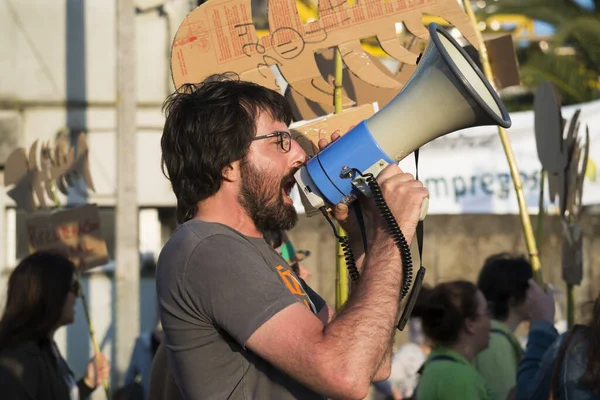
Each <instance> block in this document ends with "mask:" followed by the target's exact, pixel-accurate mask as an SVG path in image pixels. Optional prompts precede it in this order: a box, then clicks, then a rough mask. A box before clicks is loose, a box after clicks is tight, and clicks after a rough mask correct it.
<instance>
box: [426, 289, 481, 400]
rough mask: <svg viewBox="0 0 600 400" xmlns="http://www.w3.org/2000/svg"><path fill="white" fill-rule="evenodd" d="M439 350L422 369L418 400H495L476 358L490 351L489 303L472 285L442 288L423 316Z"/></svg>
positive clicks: (432, 354)
mask: <svg viewBox="0 0 600 400" xmlns="http://www.w3.org/2000/svg"><path fill="white" fill-rule="evenodd" d="M422 324H423V331H424V333H425V335H426V336H427V337H428V338H429V339H431V340H432V341H433V342H434V343H435V345H434V347H433V349H432V351H431V353H430V354H429V357H428V358H427V360H426V361H425V363H424V364H423V367H421V370H420V373H421V379H420V380H419V384H418V387H417V391H416V396H415V397H416V399H418V400H455V399H461V400H493V397H492V395H491V393H490V391H489V389H488V387H487V385H486V383H485V381H484V380H483V378H482V377H481V375H480V374H479V373H478V372H477V370H476V369H475V367H474V366H473V365H472V361H473V358H474V357H475V356H476V355H477V354H478V353H479V352H481V351H482V350H483V349H485V348H486V346H487V345H488V340H489V333H490V313H489V310H488V305H487V301H486V299H485V297H484V296H483V294H482V293H481V291H479V290H478V289H477V287H476V286H475V285H474V284H473V283H471V282H467V281H454V282H447V283H442V284H439V285H437V286H436V287H435V288H434V289H433V290H432V292H431V294H430V296H429V299H428V302H427V304H426V305H425V306H424V309H423V315H422Z"/></svg>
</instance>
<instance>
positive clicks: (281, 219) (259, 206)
mask: <svg viewBox="0 0 600 400" xmlns="http://www.w3.org/2000/svg"><path fill="white" fill-rule="evenodd" d="M240 170H241V174H242V187H241V190H240V194H239V201H240V204H241V205H242V207H243V208H244V209H245V210H246V212H247V213H248V215H249V216H250V218H251V219H252V221H253V222H254V225H256V228H257V229H258V230H260V231H261V232H265V231H275V230H289V229H292V228H293V227H294V225H296V222H298V214H297V213H296V209H295V208H294V205H293V204H288V203H286V202H285V200H284V198H283V194H282V189H283V188H284V186H286V185H287V184H288V183H289V182H290V179H293V176H294V173H295V172H296V171H295V170H293V171H291V172H290V173H289V174H287V175H286V176H284V177H283V178H281V179H278V178H277V177H276V176H273V175H274V174H273V175H269V173H268V172H267V171H264V170H259V169H257V168H254V167H253V166H252V165H250V163H249V162H248V161H247V160H246V159H243V160H242V162H241V163H240Z"/></svg>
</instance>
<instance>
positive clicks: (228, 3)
mask: <svg viewBox="0 0 600 400" xmlns="http://www.w3.org/2000/svg"><path fill="white" fill-rule="evenodd" d="M251 10H252V7H251V1H250V0H209V1H207V2H205V3H203V4H202V5H201V6H199V7H197V8H196V9H194V10H193V11H192V12H191V13H189V14H188V15H187V17H186V18H185V20H184V21H183V22H182V24H181V25H180V27H179V29H178V31H177V34H176V36H175V39H174V41H173V45H172V51H171V73H172V77H173V82H174V84H175V87H176V88H179V87H180V86H181V85H182V84H184V83H198V82H200V81H202V80H204V79H205V78H207V77H208V76H210V75H212V74H221V73H224V72H227V71H231V72H235V73H237V74H238V75H239V76H240V77H241V79H243V80H248V81H252V82H256V83H258V84H260V85H262V86H265V87H268V88H271V89H277V88H278V87H277V83H276V81H275V77H274V76H273V74H272V72H271V70H270V68H269V67H270V66H273V65H276V66H277V67H278V69H279V71H280V72H281V74H282V75H283V77H284V79H285V80H286V81H287V82H288V83H289V84H290V86H291V87H292V88H293V89H294V90H295V91H297V92H298V93H300V94H301V95H302V96H303V97H305V98H307V99H309V100H311V101H314V102H317V103H322V104H332V103H333V87H332V86H331V85H330V84H329V83H327V82H326V81H325V80H324V79H323V77H322V76H321V75H320V73H319V69H318V67H317V65H316V63H315V60H314V55H313V54H314V53H315V52H316V51H318V50H324V49H328V48H332V47H335V46H337V47H339V48H340V50H342V57H343V59H344V62H345V63H346V65H347V66H348V68H349V69H350V70H351V72H353V73H354V74H356V75H357V76H359V77H362V78H363V79H369V80H370V83H371V84H375V85H381V86H382V87H386V88H394V87H395V88H397V87H398V85H397V84H396V82H394V81H393V80H392V79H390V78H389V77H387V76H385V74H384V73H383V72H381V71H378V69H377V68H376V67H374V66H372V65H368V60H369V58H368V56H367V55H366V53H365V52H364V51H363V50H362V48H361V46H360V39H364V38H367V37H372V36H375V37H376V38H377V40H378V42H379V44H380V45H381V47H382V49H383V50H384V51H385V52H386V53H387V54H389V55H390V56H391V57H393V58H395V59H397V60H399V61H401V62H403V63H409V64H412V65H414V64H416V59H417V56H418V53H413V52H411V51H409V50H408V49H406V48H405V47H403V46H402V45H401V43H400V41H399V39H398V37H397V35H396V24H397V23H400V22H403V23H404V26H405V27H406V28H407V30H408V31H410V32H411V33H412V34H413V35H415V36H417V37H418V38H420V39H423V40H427V39H428V38H429V33H428V31H427V29H426V28H425V27H424V26H423V23H422V16H423V14H431V15H436V16H439V17H442V18H443V19H445V20H446V21H448V22H449V23H450V24H452V25H454V26H455V27H456V28H457V29H459V30H460V31H461V33H462V34H463V36H465V38H466V39H467V40H468V41H469V42H470V43H472V44H473V45H475V46H477V45H476V43H477V40H476V36H475V30H474V28H473V26H472V25H471V22H470V20H469V18H468V16H467V15H466V14H465V13H464V12H463V10H462V8H461V7H460V5H459V4H458V2H457V1H456V0H389V1H387V0H366V1H362V2H357V3H356V4H355V5H353V6H350V5H348V3H347V2H346V1H345V0H323V1H320V2H319V16H320V18H319V20H316V21H313V22H309V23H307V24H303V23H302V21H301V19H300V16H299V15H298V10H297V8H296V0H270V1H269V8H268V20H269V32H270V34H269V35H266V36H263V37H261V38H258V36H257V33H256V29H255V27H254V24H253V21H252V11H251ZM368 76H371V77H370V78H367V77H368ZM353 103H354V102H353V101H352V100H351V99H350V98H348V97H345V98H344V105H345V106H350V105H352V104H353Z"/></svg>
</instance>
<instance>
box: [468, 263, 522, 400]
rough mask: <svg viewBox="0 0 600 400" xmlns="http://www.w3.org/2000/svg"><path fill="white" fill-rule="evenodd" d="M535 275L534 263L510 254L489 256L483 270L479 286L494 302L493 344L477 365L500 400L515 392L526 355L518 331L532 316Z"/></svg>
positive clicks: (477, 359) (485, 351)
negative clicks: (531, 292)
mask: <svg viewBox="0 0 600 400" xmlns="http://www.w3.org/2000/svg"><path fill="white" fill-rule="evenodd" d="M531 277H532V272H531V264H529V262H528V261H527V260H526V259H525V258H523V257H520V256H513V255H510V254H507V253H500V254H495V255H492V256H490V257H488V258H487V259H486V260H485V263H484V265H483V268H482V269H481V272H480V273H479V279H478V282H477V286H478V288H479V290H481V292H482V293H483V295H484V296H485V298H486V299H487V301H488V303H489V304H490V310H491V312H492V329H491V332H490V344H489V346H488V347H487V349H485V350H484V351H482V352H481V353H480V354H479V355H478V356H477V357H476V358H475V362H474V365H475V367H476V368H477V370H478V371H479V373H480V374H481V376H483V379H485V381H486V383H487V385H488V386H489V388H490V389H491V391H492V393H493V395H494V398H496V399H498V400H505V399H511V398H512V396H513V395H514V392H513V388H514V387H515V386H516V383H517V367H518V365H519V362H520V361H521V357H522V354H523V350H522V348H521V345H520V343H519V341H518V340H517V338H516V337H515V335H514V331H515V329H517V327H518V326H519V324H520V323H521V322H523V321H525V320H528V319H529V311H528V309H527V305H526V301H525V296H526V292H527V288H528V283H527V282H528V280H529V279H530V278H531Z"/></svg>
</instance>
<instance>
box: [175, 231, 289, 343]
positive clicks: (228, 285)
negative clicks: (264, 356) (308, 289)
mask: <svg viewBox="0 0 600 400" xmlns="http://www.w3.org/2000/svg"><path fill="white" fill-rule="evenodd" d="M184 282H185V291H186V294H187V296H189V299H190V301H191V302H192V303H193V304H195V305H196V307H197V308H198V309H199V310H200V311H201V312H203V313H204V314H205V315H206V316H207V317H208V318H210V319H211V320H212V321H213V323H215V324H216V325H217V326H219V327H220V328H221V329H223V330H224V331H225V332H227V333H228V334H229V335H230V336H231V337H232V338H234V339H235V340H236V341H237V342H238V343H239V344H240V345H241V346H245V343H246V342H247V341H248V339H249V338H250V336H252V334H253V333H254V332H255V331H256V330H257V329H258V328H259V327H260V326H261V325H263V324H264V323H265V322H266V321H268V320H269V319H270V318H271V317H273V316H274V315H275V314H277V313H278V312H279V311H281V310H282V309H284V308H286V307H287V306H289V305H291V304H293V303H295V302H297V301H298V299H297V298H296V297H294V296H293V295H292V294H291V293H290V292H289V290H288V289H287V288H286V287H285V285H284V284H283V283H282V281H281V280H280V278H279V277H278V275H277V272H276V271H275V269H274V267H273V266H270V265H269V264H268V263H267V262H266V261H265V260H264V258H263V256H262V255H261V254H260V252H259V251H258V250H257V249H256V248H254V247H253V246H252V245H251V244H250V243H248V242H247V241H246V240H244V239H243V238H241V237H240V238H238V237H235V236H229V235H223V234H217V235H213V236H210V237H208V238H205V239H204V240H202V241H201V242H200V243H199V244H198V245H197V246H196V248H195V249H194V251H193V252H192V254H191V257H190V259H189V261H188V263H187V266H186V269H185V278H184Z"/></svg>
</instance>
